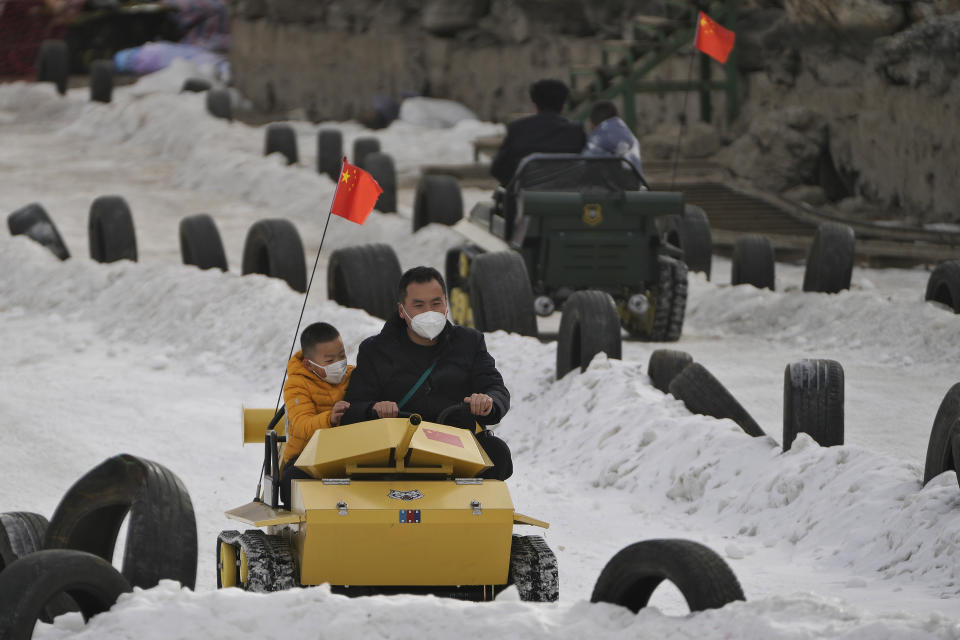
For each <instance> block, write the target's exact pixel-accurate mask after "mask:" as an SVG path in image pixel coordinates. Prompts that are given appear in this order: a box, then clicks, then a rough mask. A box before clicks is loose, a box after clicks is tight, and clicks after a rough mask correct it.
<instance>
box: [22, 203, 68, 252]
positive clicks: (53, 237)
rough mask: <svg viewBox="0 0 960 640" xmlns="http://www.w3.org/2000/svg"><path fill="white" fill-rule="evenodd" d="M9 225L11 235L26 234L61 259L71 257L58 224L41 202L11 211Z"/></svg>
mask: <svg viewBox="0 0 960 640" xmlns="http://www.w3.org/2000/svg"><path fill="white" fill-rule="evenodd" d="M7 227H8V228H9V229H10V235H13V236H19V235H25V236H27V237H28V238H30V239H31V240H33V241H35V242H38V243H40V244H42V245H43V246H45V247H46V248H47V249H49V250H50V251H51V252H52V253H53V255H55V256H57V257H58V258H60V259H61V260H66V259H67V258H69V257H70V251H69V250H67V245H66V244H65V243H64V242H63V238H62V237H61V236H60V232H59V231H58V230H57V226H56V225H55V224H53V220H51V219H50V216H49V215H48V214H47V210H46V209H44V208H43V207H42V206H41V205H40V204H39V203H36V202H32V203H30V204H28V205H27V206H25V207H21V208H19V209H17V210H16V211H14V212H13V213H11V214H10V215H9V216H7Z"/></svg>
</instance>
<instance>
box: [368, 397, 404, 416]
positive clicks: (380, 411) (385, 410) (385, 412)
mask: <svg viewBox="0 0 960 640" xmlns="http://www.w3.org/2000/svg"><path fill="white" fill-rule="evenodd" d="M373 410H374V411H375V412H376V413H377V415H378V416H380V417H381V418H396V417H397V414H398V413H400V409H398V408H397V403H396V402H390V401H389V400H383V401H381V402H378V403H377V404H375V405H373Z"/></svg>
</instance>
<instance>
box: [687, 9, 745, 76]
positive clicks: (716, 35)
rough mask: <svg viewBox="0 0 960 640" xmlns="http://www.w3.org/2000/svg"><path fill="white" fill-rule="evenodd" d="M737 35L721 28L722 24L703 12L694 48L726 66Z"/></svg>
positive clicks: (698, 19)
mask: <svg viewBox="0 0 960 640" xmlns="http://www.w3.org/2000/svg"><path fill="white" fill-rule="evenodd" d="M736 38H737V34H735V33H734V32H733V31H730V30H729V29H725V28H724V27H721V26H720V23H719V22H717V21H716V20H714V19H713V18H711V17H710V16H708V15H707V14H705V13H704V12H703V11H701V12H700V15H699V16H698V17H697V37H696V38H695V39H694V41H693V44H694V46H695V47H696V48H697V49H699V50H700V51H702V52H704V53H705V54H707V55H708V56H710V57H711V58H713V59H714V60H716V61H717V62H719V63H720V64H726V63H727V58H728V57H730V52H731V51H732V50H733V42H734V40H736Z"/></svg>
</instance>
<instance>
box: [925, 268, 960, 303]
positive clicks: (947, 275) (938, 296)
mask: <svg viewBox="0 0 960 640" xmlns="http://www.w3.org/2000/svg"><path fill="white" fill-rule="evenodd" d="M925 298H926V299H927V300H931V301H933V302H939V303H940V304H942V305H946V306H947V307H949V308H950V309H953V312H954V313H960V260H944V261H943V262H941V263H940V264H938V265H937V267H936V268H935V269H934V270H933V272H932V273H931V274H930V278H929V279H928V280H927V292H926V296H925Z"/></svg>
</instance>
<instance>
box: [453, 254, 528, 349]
mask: <svg viewBox="0 0 960 640" xmlns="http://www.w3.org/2000/svg"><path fill="white" fill-rule="evenodd" d="M467 283H468V284H467V288H468V289H469V293H470V307H471V308H472V309H473V323H474V326H475V327H476V328H477V329H478V330H479V331H484V332H487V331H506V332H508V333H519V334H520V335H522V336H536V335H537V315H536V313H535V312H534V310H533V288H532V287H531V286H530V277H529V276H528V275H527V266H526V265H525V264H524V262H523V258H521V257H520V254H519V253H516V252H515V251H497V252H495V253H483V254H480V255H478V256H477V257H475V258H474V259H473V261H472V262H471V263H470V275H469V276H468V278H467Z"/></svg>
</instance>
